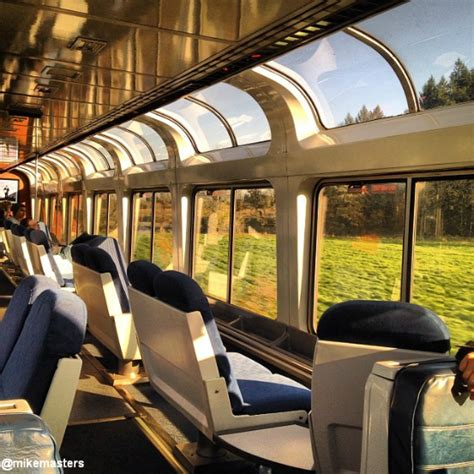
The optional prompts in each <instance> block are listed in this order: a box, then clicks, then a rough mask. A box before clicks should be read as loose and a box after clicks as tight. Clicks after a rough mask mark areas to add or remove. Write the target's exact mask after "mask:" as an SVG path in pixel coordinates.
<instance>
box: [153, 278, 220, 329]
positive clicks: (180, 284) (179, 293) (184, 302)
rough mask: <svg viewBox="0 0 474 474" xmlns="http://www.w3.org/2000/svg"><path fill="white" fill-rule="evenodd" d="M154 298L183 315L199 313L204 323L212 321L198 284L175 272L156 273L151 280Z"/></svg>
mask: <svg viewBox="0 0 474 474" xmlns="http://www.w3.org/2000/svg"><path fill="white" fill-rule="evenodd" d="M153 288H154V293H155V296H156V298H158V299H159V300H161V301H163V302H164V303H166V304H169V305H170V306H173V307H174V308H177V309H179V310H181V311H183V312H185V313H191V312H192V311H200V312H201V313H202V317H203V319H204V322H207V321H208V320H210V319H212V320H213V319H214V315H213V314H212V311H211V308H210V306H209V302H208V301H207V298H206V295H205V294H204V293H203V291H202V289H201V287H200V286H199V284H198V283H197V282H196V281H194V280H193V279H192V278H191V277H190V276H188V275H185V274H184V273H181V272H177V271H175V270H167V271H164V272H161V273H158V274H157V275H156V276H155V279H154V280H153Z"/></svg>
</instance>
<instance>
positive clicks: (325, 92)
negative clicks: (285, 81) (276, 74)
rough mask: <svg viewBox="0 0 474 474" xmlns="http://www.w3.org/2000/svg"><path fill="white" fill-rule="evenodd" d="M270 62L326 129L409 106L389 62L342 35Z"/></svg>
mask: <svg viewBox="0 0 474 474" xmlns="http://www.w3.org/2000/svg"><path fill="white" fill-rule="evenodd" d="M269 64H270V65H275V67H276V68H277V69H278V70H280V71H281V72H283V73H286V74H287V75H289V76H290V77H293V79H295V80H296V81H297V82H298V83H300V85H301V86H302V87H304V89H305V90H306V91H307V92H308V93H309V94H310V96H311V98H312V99H313V102H314V104H315V105H316V108H317V109H318V112H319V115H320V117H321V121H322V123H323V125H324V126H326V127H328V128H332V127H338V126H342V125H349V124H352V123H356V122H367V121H369V120H374V119H377V118H382V117H390V116H393V115H399V114H403V113H406V111H407V108H408V105H407V100H406V96H405V93H404V92H403V89H402V86H401V84H400V81H399V80H398V78H397V76H396V75H395V73H394V71H393V69H392V68H391V66H390V65H389V64H388V63H387V61H386V60H385V59H384V58H383V57H382V56H381V55H380V54H379V53H378V52H376V51H375V50H374V49H373V48H371V47H369V46H367V45H366V44H365V43H362V42H361V41H359V40H357V39H355V38H354V37H352V36H350V35H348V34H346V33H343V32H339V33H335V34H333V35H331V36H328V37H327V38H323V39H321V40H317V41H314V42H312V43H309V44H307V45H305V46H302V47H300V48H298V49H295V50H294V51H291V52H290V53H287V54H285V55H283V56H281V57H279V58H278V59H276V60H275V61H274V62H270V63H269Z"/></svg>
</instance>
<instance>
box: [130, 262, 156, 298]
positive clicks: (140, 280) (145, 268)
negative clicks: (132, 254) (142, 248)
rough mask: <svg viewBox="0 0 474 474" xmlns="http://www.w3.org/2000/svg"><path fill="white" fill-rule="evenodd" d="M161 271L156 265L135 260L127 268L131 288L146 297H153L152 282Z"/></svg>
mask: <svg viewBox="0 0 474 474" xmlns="http://www.w3.org/2000/svg"><path fill="white" fill-rule="evenodd" d="M162 271H163V270H162V269H161V268H160V267H159V266H158V265H155V264H154V263H151V262H149V261H148V260H136V261H135V262H132V263H131V264H130V265H129V266H128V269H127V275H128V279H129V280H130V284H131V285H132V286H133V288H135V289H136V290H138V291H141V292H142V293H145V294H146V295H148V296H155V290H154V288H153V281H154V279H155V276H156V275H158V273H161V272H162Z"/></svg>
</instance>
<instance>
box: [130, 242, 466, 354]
mask: <svg viewBox="0 0 474 474" xmlns="http://www.w3.org/2000/svg"><path fill="white" fill-rule="evenodd" d="M164 235H166V234H164ZM140 237H141V238H140V239H139V242H138V245H137V251H136V252H135V258H149V250H148V249H149V245H150V242H149V237H148V240H147V239H146V238H145V236H140ZM164 238H165V241H163V242H162V243H161V245H160V247H162V248H163V250H164V249H166V251H165V252H164V253H163V255H169V253H168V252H169V250H170V249H171V247H170V245H171V241H169V240H166V239H167V238H166V237H164ZM203 243H204V242H203V236H202V238H201V241H200V244H203ZM227 248H228V238H227V236H222V237H221V238H219V239H218V241H217V242H216V243H214V244H212V245H206V246H204V247H203V248H202V254H201V255H200V263H199V262H198V263H197V264H196V263H195V278H196V280H197V281H198V282H199V283H200V285H201V286H202V288H203V289H204V291H207V292H209V288H211V287H213V288H218V291H219V292H220V293H221V294H223V295H225V294H226V280H227V278H226V275H227V253H228V250H227ZM234 248H235V251H234V271H233V274H234V279H233V282H234V283H233V292H232V303H233V304H236V305H238V306H242V307H244V308H247V309H249V310H251V311H254V312H256V313H259V314H262V315H265V316H268V317H271V318H276V315H277V308H276V256H275V236H274V235H269V234H264V235H260V236H259V237H258V238H256V237H254V236H252V235H248V234H240V235H237V236H236V238H235V241H234ZM321 252H322V253H321V254H320V257H321V258H320V264H319V267H320V268H319V282H318V304H317V315H321V314H322V313H323V312H324V311H325V310H326V309H327V308H328V307H329V306H330V305H332V304H334V303H338V302H341V301H346V300H348V299H385V300H397V299H398V298H399V297H400V280H401V278H400V276H401V255H402V253H401V252H402V244H401V242H400V241H398V242H397V241H396V240H393V239H392V240H390V239H383V240H375V239H374V240H371V239H365V240H363V239H350V238H345V239H342V238H325V239H324V244H323V248H322V250H321ZM155 255H159V253H157V252H156V251H155ZM246 255H247V257H246ZM168 258H169V257H165V258H164V260H163V263H165V260H166V261H168ZM155 259H156V257H155ZM245 260H246V262H245ZM210 274H211V275H213V277H214V279H215V281H214V282H211V285H210V284H209V275H210ZM213 285H214V286H213ZM219 285H221V288H219ZM214 296H216V295H214ZM412 302H413V303H417V304H419V305H421V306H424V307H426V308H429V309H431V310H433V311H434V312H435V313H437V314H438V315H439V316H440V317H441V318H442V319H443V320H444V321H445V322H446V324H447V325H448V328H449V330H450V333H451V338H452V345H453V346H454V345H456V344H459V343H462V342H465V341H467V340H469V339H474V245H473V244H472V243H470V242H450V243H449V244H446V243H443V242H432V241H431V242H420V243H418V244H417V247H416V260H415V266H414V275H413V291H412Z"/></svg>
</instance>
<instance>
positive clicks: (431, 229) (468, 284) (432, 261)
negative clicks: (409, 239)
mask: <svg viewBox="0 0 474 474" xmlns="http://www.w3.org/2000/svg"><path fill="white" fill-rule="evenodd" d="M415 189H416V243H415V246H414V257H413V276H412V289H411V301H412V302H413V303H417V304H419V305H421V306H424V307H426V308H429V309H431V310H433V311H434V312H435V313H436V314H438V315H439V316H440V317H441V318H443V319H444V321H445V322H446V324H447V326H448V328H449V331H450V333H451V344H452V346H454V345H455V344H460V343H464V342H466V341H468V340H470V339H472V338H473V337H472V336H473V334H474V306H473V295H474V179H461V180H443V181H423V182H418V183H416V188H415Z"/></svg>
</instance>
